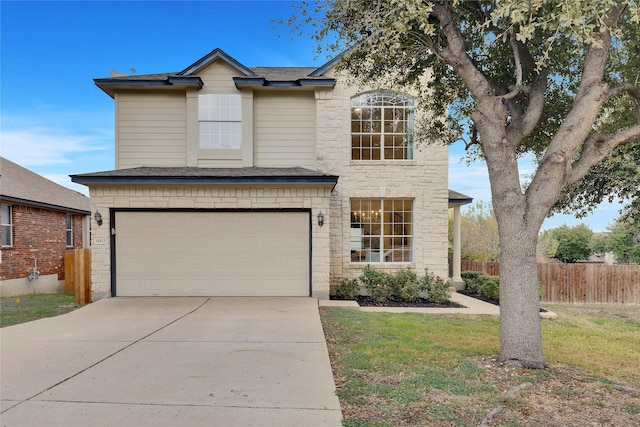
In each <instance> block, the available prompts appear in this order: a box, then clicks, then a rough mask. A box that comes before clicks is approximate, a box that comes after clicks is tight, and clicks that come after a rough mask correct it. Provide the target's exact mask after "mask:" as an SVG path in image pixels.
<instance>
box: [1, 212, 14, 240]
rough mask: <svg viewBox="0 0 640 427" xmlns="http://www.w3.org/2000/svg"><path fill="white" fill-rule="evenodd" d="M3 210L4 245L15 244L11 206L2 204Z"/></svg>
mask: <svg viewBox="0 0 640 427" xmlns="http://www.w3.org/2000/svg"><path fill="white" fill-rule="evenodd" d="M1 209H2V211H1V212H0V216H2V246H13V217H12V213H13V212H11V206H9V205H1Z"/></svg>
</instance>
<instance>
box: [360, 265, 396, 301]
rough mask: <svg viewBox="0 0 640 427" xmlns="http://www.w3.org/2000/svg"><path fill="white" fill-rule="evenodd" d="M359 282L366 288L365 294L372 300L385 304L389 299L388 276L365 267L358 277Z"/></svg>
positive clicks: (368, 266)
mask: <svg viewBox="0 0 640 427" xmlns="http://www.w3.org/2000/svg"><path fill="white" fill-rule="evenodd" d="M359 279H360V282H361V283H362V284H363V285H364V286H365V288H367V293H368V294H369V296H370V297H371V299H372V300H374V301H375V302H378V303H382V302H385V301H386V300H387V298H389V295H390V292H389V282H390V280H389V275H388V274H387V273H384V272H381V271H376V269H375V268H373V267H371V266H370V265H367V266H366V267H365V268H364V269H363V270H362V274H361V275H360V278H359Z"/></svg>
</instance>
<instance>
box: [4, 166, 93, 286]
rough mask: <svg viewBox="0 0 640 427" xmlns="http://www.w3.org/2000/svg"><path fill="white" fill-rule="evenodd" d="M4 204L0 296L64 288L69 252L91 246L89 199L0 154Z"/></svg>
mask: <svg viewBox="0 0 640 427" xmlns="http://www.w3.org/2000/svg"><path fill="white" fill-rule="evenodd" d="M0 205H1V208H2V209H1V213H0V222H1V223H2V246H1V247H0V254H1V258H0V294H1V295H3V296H6V295H20V294H28V293H33V292H34V291H35V292H37V293H46V292H58V291H62V290H64V279H65V275H64V254H65V252H67V251H70V250H73V249H76V248H82V247H88V243H89V236H88V233H89V215H90V214H91V212H90V207H91V202H90V201H89V198H88V197H87V196H85V195H83V194H80V193H78V192H77V191H73V190H70V189H68V188H65V187H63V186H61V185H58V184H56V183H55V182H52V181H49V180H48V179H46V178H43V177H42V176H40V175H37V174H35V173H33V172H31V171H29V170H27V169H25V168H23V167H21V166H19V165H17V164H15V163H13V162H11V161H9V160H7V159H5V158H2V157H0ZM34 270H35V271H38V274H37V275H34V274H32V275H31V276H30V274H29V273H32V272H33V271H34ZM30 279H31V280H30Z"/></svg>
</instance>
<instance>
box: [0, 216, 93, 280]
mask: <svg viewBox="0 0 640 427" xmlns="http://www.w3.org/2000/svg"><path fill="white" fill-rule="evenodd" d="M11 211H12V216H13V218H12V223H13V247H3V248H2V263H1V264H0V280H10V279H19V278H24V277H27V276H28V274H29V269H30V268H32V267H33V266H34V258H35V259H37V261H38V271H39V272H40V275H47V274H57V275H58V280H64V253H65V252H66V251H68V250H72V249H75V248H81V247H82V217H83V216H82V215H78V214H75V215H73V247H72V248H68V247H67V235H66V231H67V228H66V213H65V212H61V211H54V210H49V209H42V208H38V207H33V206H26V205H12V207H11Z"/></svg>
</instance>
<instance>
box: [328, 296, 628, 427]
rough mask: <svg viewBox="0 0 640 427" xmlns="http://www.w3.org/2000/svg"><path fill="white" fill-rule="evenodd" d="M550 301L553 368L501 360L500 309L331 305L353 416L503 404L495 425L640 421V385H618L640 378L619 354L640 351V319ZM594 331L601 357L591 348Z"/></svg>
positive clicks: (337, 365)
mask: <svg viewBox="0 0 640 427" xmlns="http://www.w3.org/2000/svg"><path fill="white" fill-rule="evenodd" d="M550 308H551V309H553V310H554V311H556V312H558V314H559V319H558V320H556V321H545V322H544V323H543V329H544V331H543V333H544V335H545V352H546V355H547V359H548V360H549V362H550V363H551V367H550V369H548V370H521V369H509V368H506V367H504V366H503V365H501V364H500V363H498V362H497V360H496V355H497V352H498V346H499V342H498V341H499V339H498V337H499V325H498V319H497V318H496V317H491V316H456V315H442V316H436V315H420V314H389V313H365V312H353V311H346V310H345V311H343V310H335V309H325V310H322V312H321V314H322V321H323V325H324V328H325V335H326V338H327V344H328V347H329V352H330V357H331V362H332V366H333V369H334V376H335V379H336V386H337V390H338V397H339V398H340V402H341V405H342V409H343V413H344V416H345V420H344V425H346V426H478V425H480V424H481V423H482V421H483V419H484V418H485V417H486V416H487V414H488V413H489V412H490V411H491V410H492V409H494V408H496V407H497V406H502V407H503V408H504V409H503V410H502V411H501V412H500V413H498V414H497V415H496V416H495V417H494V418H492V419H491V420H490V423H489V424H488V425H495V426H555V425H562V426H584V425H589V426H621V425H625V426H626V425H629V426H631V425H640V392H633V391H631V392H630V391H622V390H621V389H617V388H616V387H617V386H618V385H619V384H620V385H623V386H625V387H628V388H631V389H632V390H633V389H634V385H635V387H638V385H640V372H638V363H635V364H634V363H630V362H629V360H626V359H625V357H617V356H615V354H618V353H621V354H623V355H631V356H633V353H634V352H635V355H636V359H635V360H636V361H637V360H638V359H637V357H638V354H639V353H638V348H640V347H639V346H637V345H636V344H637V342H636V340H637V339H638V329H637V328H638V326H639V325H640V323H639V322H637V321H636V320H629V319H632V318H633V316H632V315H631V316H627V317H624V318H622V319H618V318H616V316H612V315H611V314H606V315H605V314H592V313H584V312H582V313H575V316H577V318H574V317H573V316H574V315H573V314H572V315H569V314H565V312H564V311H563V307H560V306H554V307H550ZM569 311H570V312H571V310H569ZM612 317H613V318H612ZM587 337H592V339H593V340H594V342H596V343H597V345H595V348H591V347H590V348H591V349H590V350H589V351H590V352H591V353H594V352H597V354H598V355H597V357H593V354H591V355H590V354H588V353H584V352H585V351H586V350H585V348H586V347H584V345H585V342H586V341H587ZM606 337H609V340H608V341H607V338H606ZM592 347H593V346H592ZM602 347H604V348H602ZM571 349H573V353H582V354H581V356H580V357H574V358H569V357H568V355H569V354H571V353H572V352H571ZM574 356H575V355H574ZM602 364H604V365H605V366H604V367H602V366H600V365H602ZM522 384H531V385H530V386H528V387H526V388H522V389H520V388H518V389H517V390H519V391H518V392H517V393H512V394H513V396H508V392H509V391H510V390H514V388H516V387H518V386H520V385H522Z"/></svg>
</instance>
